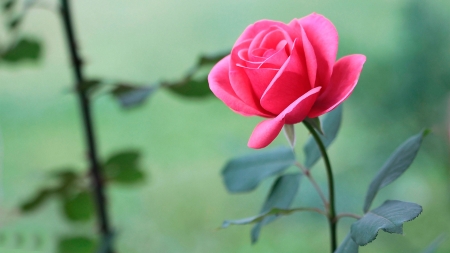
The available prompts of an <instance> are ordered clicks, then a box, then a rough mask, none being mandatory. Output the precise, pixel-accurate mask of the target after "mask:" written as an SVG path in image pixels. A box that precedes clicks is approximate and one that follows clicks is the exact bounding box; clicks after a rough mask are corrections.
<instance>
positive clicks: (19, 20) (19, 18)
mask: <svg viewBox="0 0 450 253" xmlns="http://www.w3.org/2000/svg"><path fill="white" fill-rule="evenodd" d="M22 20H23V16H21V15H20V16H17V17H14V18H12V19H11V20H10V21H9V23H8V28H9V29H10V30H14V29H16V28H17V27H19V25H20V24H21V23H22Z"/></svg>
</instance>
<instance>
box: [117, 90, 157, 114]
mask: <svg viewBox="0 0 450 253" xmlns="http://www.w3.org/2000/svg"><path fill="white" fill-rule="evenodd" d="M157 88H158V87H157V86H134V85H129V84H117V85H116V87H115V88H114V89H113V90H112V92H111V94H112V95H113V96H114V97H115V98H116V99H117V100H118V101H119V102H120V104H121V105H122V106H123V107H124V108H131V107H135V106H138V105H141V104H143V103H144V102H145V101H146V100H147V99H148V98H149V97H150V95H152V94H153V93H154V92H155V91H156V90H157Z"/></svg>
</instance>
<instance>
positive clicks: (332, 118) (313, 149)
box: [303, 105, 342, 169]
mask: <svg viewBox="0 0 450 253" xmlns="http://www.w3.org/2000/svg"><path fill="white" fill-rule="evenodd" d="M341 120H342V105H341V106H339V107H337V108H336V109H334V110H333V111H331V112H329V113H327V114H326V115H325V116H324V117H323V120H322V127H323V132H324V134H323V135H319V136H320V138H321V139H322V141H323V143H324V145H325V147H328V146H330V144H331V143H332V142H333V140H334V139H335V138H336V135H337V133H338V131H339V127H340V126H341ZM303 151H304V153H305V166H306V168H308V169H311V168H312V166H313V165H314V164H315V163H316V162H317V161H318V160H319V158H320V157H321V153H320V150H319V146H317V143H316V141H315V140H314V138H313V137H312V136H311V137H310V138H309V139H308V141H307V142H306V145H305V147H304V148H303Z"/></svg>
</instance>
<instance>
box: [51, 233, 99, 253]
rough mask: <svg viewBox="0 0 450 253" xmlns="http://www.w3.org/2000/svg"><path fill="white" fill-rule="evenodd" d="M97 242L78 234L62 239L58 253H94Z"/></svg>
mask: <svg viewBox="0 0 450 253" xmlns="http://www.w3.org/2000/svg"><path fill="white" fill-rule="evenodd" d="M95 248H96V242H95V241H94V240H93V239H91V238H88V237H83V236H78V237H70V238H64V239H60V241H59V243H58V253H93V252H95Z"/></svg>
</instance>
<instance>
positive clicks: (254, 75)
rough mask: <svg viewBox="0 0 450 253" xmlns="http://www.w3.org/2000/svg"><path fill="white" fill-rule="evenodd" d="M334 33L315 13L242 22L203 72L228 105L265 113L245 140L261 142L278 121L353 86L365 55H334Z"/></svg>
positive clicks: (306, 112) (334, 102) (333, 102)
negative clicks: (241, 29) (233, 39)
mask: <svg viewBox="0 0 450 253" xmlns="http://www.w3.org/2000/svg"><path fill="white" fill-rule="evenodd" d="M337 50H338V34H337V31H336V28H335V27H334V25H333V24H332V23H331V22H330V21H329V20H328V19H326V18H325V17H324V16H322V15H319V14H315V13H313V14H310V15H308V16H306V17H303V18H301V19H294V20H292V21H291V22H290V23H289V24H284V23H282V22H278V21H272V20H261V21H258V22H256V23H255V24H253V25H250V26H248V27H247V28H246V29H245V31H244V32H243V33H242V34H241V36H240V37H239V38H238V39H237V41H236V43H235V44H234V46H233V49H232V50H231V53H230V55H228V56H226V57H225V58H223V59H222V60H221V61H219V62H218V63H217V64H216V65H215V66H214V67H213V68H212V70H211V72H210V73H209V76H208V82H209V87H210V88H211V90H212V92H213V93H214V94H215V95H216V96H217V97H218V98H219V99H221V100H222V101H223V102H224V103H225V104H226V105H227V106H228V107H230V108H231V109H232V110H233V111H235V112H237V113H239V114H242V115H244V116H254V115H257V116H261V117H264V118H267V119H266V120H264V121H262V122H261V123H259V124H258V125H257V126H256V127H255V129H254V130H253V133H252V135H251V137H250V140H249V142H248V146H249V147H251V148H264V147H266V146H267V145H269V144H270V143H271V142H272V141H273V140H274V139H275V138H276V137H277V135H278V134H279V132H280V131H281V129H282V128H283V125H285V124H296V123H299V122H301V121H303V120H304V119H305V118H306V117H309V118H315V117H318V116H320V115H322V114H325V113H327V112H329V111H331V110H333V109H334V108H335V107H336V106H338V105H339V104H340V103H342V102H343V101H344V100H345V99H346V98H347V97H348V96H349V95H350V94H351V92H352V91H353V89H354V88H355V86H356V83H357V82H358V78H359V75H360V73H361V70H362V67H363V64H364V62H365V61H366V57H365V56H364V55H360V54H354V55H348V56H345V57H342V58H341V59H339V60H338V61H336V54H337Z"/></svg>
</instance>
